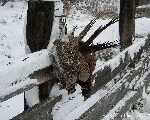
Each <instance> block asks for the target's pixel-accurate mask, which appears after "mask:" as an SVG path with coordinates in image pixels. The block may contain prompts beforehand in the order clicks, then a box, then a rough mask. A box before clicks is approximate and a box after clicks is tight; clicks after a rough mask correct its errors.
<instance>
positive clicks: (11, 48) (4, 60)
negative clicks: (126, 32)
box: [0, 0, 150, 120]
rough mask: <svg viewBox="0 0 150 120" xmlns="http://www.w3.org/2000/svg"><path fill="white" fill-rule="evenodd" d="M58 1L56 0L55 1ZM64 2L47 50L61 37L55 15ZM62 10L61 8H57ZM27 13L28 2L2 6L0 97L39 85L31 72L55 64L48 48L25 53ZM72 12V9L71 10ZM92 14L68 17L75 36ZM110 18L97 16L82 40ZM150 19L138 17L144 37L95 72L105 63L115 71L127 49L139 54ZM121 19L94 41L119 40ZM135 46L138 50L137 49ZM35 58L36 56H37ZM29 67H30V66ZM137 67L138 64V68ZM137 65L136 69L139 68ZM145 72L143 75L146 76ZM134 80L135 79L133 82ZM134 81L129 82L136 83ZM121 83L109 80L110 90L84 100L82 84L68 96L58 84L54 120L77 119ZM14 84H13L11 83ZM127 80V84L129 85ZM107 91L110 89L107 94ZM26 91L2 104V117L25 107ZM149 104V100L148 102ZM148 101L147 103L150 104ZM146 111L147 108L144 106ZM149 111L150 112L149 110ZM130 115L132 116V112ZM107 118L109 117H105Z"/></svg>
mask: <svg viewBox="0 0 150 120" xmlns="http://www.w3.org/2000/svg"><path fill="white" fill-rule="evenodd" d="M55 1H57V0H55ZM61 5H62V2H55V12H54V23H53V28H52V34H51V38H50V40H51V42H50V43H49V46H48V49H49V50H51V48H52V46H53V43H52V42H53V41H54V40H55V39H58V38H59V33H60V32H59V31H60V30H59V24H58V23H59V18H58V17H56V16H58V15H61V14H62V9H63V8H62V7H61V8H60V6H61ZM58 8H59V9H60V10H59V11H58V10H57V9H58ZM26 12H27V3H26V2H23V1H21V2H8V3H7V4H6V5H5V6H4V7H0V28H1V29H0V73H3V74H0V78H1V80H0V97H3V96H4V95H8V94H9V93H11V92H12V91H15V90H17V89H19V88H22V87H25V86H26V85H28V84H36V83H37V81H36V80H32V79H29V78H28V76H29V74H31V73H33V72H34V71H36V70H38V69H40V68H44V67H47V66H49V65H51V64H52V62H51V58H50V57H49V56H50V54H49V50H42V51H40V52H36V53H33V54H29V55H26V54H27V53H29V51H28V46H27V43H26V39H25V29H26V20H27V19H26V17H27V16H26ZM71 12H72V13H73V11H71ZM92 19H93V17H92V16H90V15H87V14H83V13H82V12H81V11H78V12H77V13H76V14H72V15H70V16H68V20H67V25H68V31H69V32H70V31H72V30H73V28H74V27H75V26H77V29H76V31H75V36H78V35H79V33H80V32H81V31H82V30H83V29H84V27H85V26H86V25H87V24H88V23H89V22H90V20H92ZM109 21H110V19H105V20H104V19H98V20H97V22H96V23H95V24H94V26H93V27H92V28H91V30H90V31H89V32H88V34H87V36H85V37H84V39H83V41H86V40H87V39H88V38H89V37H90V35H92V34H93V32H94V30H96V29H97V28H98V27H99V26H101V25H103V26H104V25H105V24H107V23H108V22H109ZM149 23H150V19H149V18H138V19H136V32H135V33H136V35H137V36H141V38H136V40H135V41H134V44H133V45H132V46H130V47H129V48H127V49H126V50H124V51H122V52H121V53H119V54H118V55H117V56H115V57H114V58H113V59H111V60H109V61H107V62H102V61H100V60H98V61H97V62H96V69H95V71H94V72H93V73H95V72H97V71H98V70H100V69H103V68H104V66H105V65H108V66H111V69H112V70H114V69H115V67H117V66H118V65H119V64H120V58H122V59H124V57H125V56H124V53H125V52H126V51H128V53H129V54H130V56H131V58H133V56H134V53H137V52H138V51H139V49H140V48H141V47H142V46H143V45H144V44H145V40H146V35H148V33H150V24H149ZM118 28H119V26H118V22H117V23H115V24H113V25H111V26H110V27H108V29H106V30H105V31H103V32H102V34H100V35H99V36H98V37H97V38H96V39H95V40H94V44H97V43H105V42H107V41H109V42H117V43H118V40H119V34H118V33H119V30H118ZM135 48H136V49H135ZM35 58H36V59H35ZM28 66H30V67H28ZM137 68H138V67H137ZM137 68H136V69H137ZM129 74H130V71H128V73H127V74H125V75H124V76H123V78H122V79H123V82H125V81H126V76H127V75H129ZM147 74H148V73H145V74H144V76H143V78H145V77H146V76H147ZM143 78H141V79H140V80H139V79H138V78H137V79H135V81H136V80H138V82H137V84H136V85H137V86H136V87H139V86H140V85H142V84H143V83H142V81H143ZM134 83H135V82H134ZM134 83H131V84H130V85H132V84H134ZM121 84H122V83H121V82H118V83H117V84H114V82H111V83H108V84H107V85H106V87H107V89H101V90H99V91H97V92H96V93H95V94H94V95H92V96H91V97H90V98H89V99H87V100H86V101H84V98H83V96H82V94H81V87H80V86H79V85H78V86H76V92H75V93H73V94H71V95H68V93H67V91H65V90H59V87H58V85H55V86H54V87H53V89H52V91H51V94H50V97H51V98H55V97H56V96H59V95H62V100H61V101H60V102H58V103H57V104H56V105H55V106H54V108H53V112H52V115H53V117H54V120H62V119H63V120H75V119H78V118H79V117H80V116H81V115H82V114H83V113H84V112H85V111H86V110H87V109H89V108H90V107H91V106H93V105H94V104H95V103H96V102H98V101H99V100H100V99H101V98H102V97H104V96H105V95H106V94H111V92H114V91H115V90H116V89H117V88H119V87H120V86H121ZM12 85H13V86H12ZM128 85H129V83H127V85H126V86H128ZM108 90H109V91H111V92H109V93H108ZM37 93H38V88H37V87H35V88H33V89H31V90H29V91H27V93H26V94H25V96H26V98H27V104H28V105H29V106H34V105H35V104H37V103H38V102H39V99H37V98H38V94H37ZM134 93H135V92H131V93H129V94H127V96H126V97H125V98H124V99H123V100H121V101H120V102H119V103H118V105H117V106H116V107H115V108H114V109H113V110H111V111H110V113H109V114H108V116H109V117H110V116H111V115H113V114H114V115H116V114H115V112H114V111H116V110H117V109H118V108H119V107H120V105H124V103H125V101H126V100H127V99H129V98H130V97H132V96H133V95H134ZM23 103H24V94H20V95H18V96H16V97H14V98H12V99H9V100H7V101H5V102H2V103H0V116H1V117H0V120H7V119H11V118H12V117H14V116H15V115H17V114H19V113H21V112H22V111H23V109H24V104H23ZM149 103H150V102H149ZM149 103H148V102H147V104H146V105H150V104H149ZM145 110H146V109H145ZM146 111H149V109H147V110H146ZM134 114H136V116H137V115H138V118H142V117H143V118H144V120H146V119H148V117H150V115H149V114H148V113H139V111H137V112H136V113H134ZM130 116H133V115H131V114H130ZM106 117H107V116H106Z"/></svg>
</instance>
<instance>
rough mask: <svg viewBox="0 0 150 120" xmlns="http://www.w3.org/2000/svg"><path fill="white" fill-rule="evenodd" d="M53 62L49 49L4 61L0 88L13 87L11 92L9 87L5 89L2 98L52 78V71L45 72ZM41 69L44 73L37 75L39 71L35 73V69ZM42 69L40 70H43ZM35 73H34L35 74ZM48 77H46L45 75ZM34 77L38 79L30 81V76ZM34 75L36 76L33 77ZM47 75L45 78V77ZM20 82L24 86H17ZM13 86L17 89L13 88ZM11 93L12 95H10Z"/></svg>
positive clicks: (0, 93)
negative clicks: (8, 90)
mask: <svg viewBox="0 0 150 120" xmlns="http://www.w3.org/2000/svg"><path fill="white" fill-rule="evenodd" d="M51 64H52V62H51V56H50V55H49V51H48V50H42V51H39V52H36V53H31V54H29V55H26V56H24V57H21V58H18V59H15V60H11V61H7V62H5V63H3V64H2V65H1V66H0V71H1V72H0V86H1V87H0V88H3V87H4V86H8V88H9V87H11V88H12V90H15V91H16V93H15V91H11V92H12V93H11V92H6V91H7V87H6V88H5V89H4V90H5V92H4V91H1V92H0V100H1V101H4V100H6V98H7V99H8V98H10V97H13V96H14V95H17V94H19V93H21V92H24V91H25V90H28V89H30V88H32V87H34V86H35V85H39V84H41V83H43V82H44V81H46V80H47V79H50V76H51V74H49V73H50V71H49V72H48V73H46V72H45V68H47V67H49V66H50V65H51ZM38 70H41V71H43V73H42V74H40V75H41V76H40V75H39V76H37V78H36V77H35V75H37V73H34V72H35V71H38ZM41 71H40V72H41ZM33 73H34V74H33ZM44 74H45V75H47V77H45V75H44ZM48 74H49V75H48ZM29 76H30V78H32V79H38V81H37V82H35V81H34V80H33V82H32V80H30V81H29V82H28V80H29V79H28V77H29ZM33 76H34V77H33ZM48 76H49V77H48ZM44 77H45V78H44ZM18 84H20V85H21V86H22V88H16V86H17V85H18ZM13 87H14V88H15V89H13ZM9 94H10V97H8V96H9Z"/></svg>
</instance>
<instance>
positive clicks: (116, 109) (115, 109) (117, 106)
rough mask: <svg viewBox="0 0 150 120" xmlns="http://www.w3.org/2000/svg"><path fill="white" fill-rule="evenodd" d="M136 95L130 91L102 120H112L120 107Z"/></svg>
mask: <svg viewBox="0 0 150 120" xmlns="http://www.w3.org/2000/svg"><path fill="white" fill-rule="evenodd" d="M135 94H136V91H131V92H129V93H127V94H126V95H125V97H124V98H123V99H121V100H120V101H119V102H118V103H117V105H116V106H115V107H114V108H113V109H112V110H110V111H109V113H108V114H107V115H106V116H105V117H104V118H103V119H102V120H112V119H114V118H115V116H117V115H118V113H119V111H120V109H121V107H123V106H125V104H126V102H127V101H128V100H129V99H130V98H132V97H133V96H134V95H135Z"/></svg>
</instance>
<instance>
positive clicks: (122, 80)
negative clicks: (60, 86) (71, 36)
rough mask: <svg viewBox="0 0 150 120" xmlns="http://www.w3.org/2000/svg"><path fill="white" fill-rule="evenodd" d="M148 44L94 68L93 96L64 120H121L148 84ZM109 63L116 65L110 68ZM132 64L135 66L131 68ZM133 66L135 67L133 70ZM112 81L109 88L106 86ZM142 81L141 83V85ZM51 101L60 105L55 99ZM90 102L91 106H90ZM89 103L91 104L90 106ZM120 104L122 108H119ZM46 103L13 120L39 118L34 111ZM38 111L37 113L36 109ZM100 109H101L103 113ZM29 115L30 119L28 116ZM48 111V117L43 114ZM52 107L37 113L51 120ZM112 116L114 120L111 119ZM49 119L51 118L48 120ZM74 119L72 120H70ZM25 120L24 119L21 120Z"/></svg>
mask: <svg viewBox="0 0 150 120" xmlns="http://www.w3.org/2000/svg"><path fill="white" fill-rule="evenodd" d="M149 46H150V40H149V39H146V38H145V39H143V41H140V42H135V43H134V44H133V45H131V46H130V47H128V48H127V49H126V50H124V51H122V52H121V53H120V54H119V55H117V56H116V57H114V58H113V59H111V60H109V61H108V62H106V63H105V64H104V65H102V66H99V67H98V68H96V70H95V72H94V73H93V74H96V75H97V76H96V79H95V85H94V86H93V88H92V96H91V97H90V98H89V99H88V100H86V101H84V102H83V103H82V104H81V105H79V106H78V107H77V108H75V109H74V110H73V111H71V112H70V114H69V115H68V116H66V118H65V119H66V120H67V119H68V120H69V119H70V117H69V116H72V119H83V120H90V119H102V118H103V119H104V120H105V119H107V118H110V117H111V118H115V119H118V120H120V118H122V117H123V115H124V114H125V113H126V112H127V110H128V109H129V108H130V106H131V104H134V103H135V102H136V100H138V98H140V97H141V95H142V89H143V87H144V86H147V85H148V84H149V82H150V78H149V77H150V67H149V64H150V54H149V52H150V51H149ZM112 62H113V64H114V63H117V64H115V65H116V66H112ZM133 63H134V64H133ZM134 65H135V66H134ZM112 81H115V82H114V83H113V85H111V87H108V86H109V84H110V83H111V82H112ZM143 81H144V82H143ZM104 86H106V87H107V89H106V90H105V91H106V92H105V93H104V94H103V95H102V96H101V97H99V98H98V99H96V100H94V102H93V100H92V98H93V97H94V95H95V93H96V94H97V93H98V92H99V91H102V90H101V88H102V87H104ZM54 100H56V101H59V100H60V98H59V100H58V98H55V99H54ZM90 100H92V104H91V102H90ZM89 102H90V104H89ZM48 103H49V104H50V106H54V104H53V103H54V102H53V100H52V101H49V102H48ZM121 103H122V105H121ZM43 105H45V102H43V103H40V104H39V105H36V107H34V108H30V109H29V110H27V111H24V112H23V113H22V114H20V115H18V116H16V117H15V118H14V120H18V119H19V120H20V119H21V120H25V119H27V118H28V116H29V118H30V119H32V120H35V119H37V117H35V116H39V115H38V114H39V112H37V109H39V110H41V109H42V106H43ZM36 108H37V109H36ZM102 108H103V109H102ZM31 111H32V115H31ZM47 111H48V115H47V114H45V113H47ZM51 111H52V109H51V107H49V109H47V108H46V109H44V110H42V111H41V112H40V114H41V115H43V116H42V117H43V119H50V120H51V119H53V118H52V116H51ZM111 114H114V116H111ZM48 116H51V117H50V118H48ZM73 116H74V117H73ZM104 116H105V118H104ZM24 117H25V118H24Z"/></svg>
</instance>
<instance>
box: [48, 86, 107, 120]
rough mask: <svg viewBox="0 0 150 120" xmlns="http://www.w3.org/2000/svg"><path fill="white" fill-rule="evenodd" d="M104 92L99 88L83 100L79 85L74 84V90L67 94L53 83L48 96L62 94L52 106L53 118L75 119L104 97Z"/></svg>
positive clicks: (57, 119)
mask: <svg viewBox="0 0 150 120" xmlns="http://www.w3.org/2000/svg"><path fill="white" fill-rule="evenodd" d="M106 93H107V91H106V90H99V91H98V92H97V93H96V94H94V95H92V96H91V97H90V98H89V99H87V100H86V101H84V97H83V96H82V94H81V87H80V86H79V85H77V86H76V92H75V93H73V94H70V95H68V93H67V91H65V90H59V87H58V86H56V85H55V86H54V87H53V89H52V91H51V95H50V96H51V97H52V98H53V97H54V96H55V97H56V96H59V95H61V94H62V100H61V101H60V102H58V103H56V105H55V106H54V108H53V111H52V115H53V119H54V120H62V119H63V120H75V119H77V118H79V117H80V116H81V115H82V114H83V113H84V112H85V111H86V110H88V109H89V108H90V107H91V106H93V105H94V104H95V103H96V102H98V101H99V100H100V98H102V97H104V95H106Z"/></svg>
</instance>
